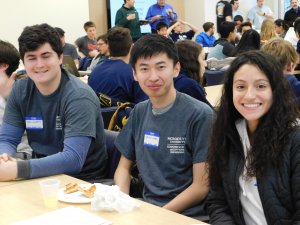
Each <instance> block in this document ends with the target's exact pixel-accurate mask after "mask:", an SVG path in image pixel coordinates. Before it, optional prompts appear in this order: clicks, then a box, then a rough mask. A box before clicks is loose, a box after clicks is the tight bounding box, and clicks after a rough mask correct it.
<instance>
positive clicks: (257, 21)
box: [248, 0, 273, 30]
mask: <svg viewBox="0 0 300 225" xmlns="http://www.w3.org/2000/svg"><path fill="white" fill-rule="evenodd" d="M264 2H265V0H257V5H256V6H254V7H253V8H252V9H250V11H249V13H248V21H249V22H250V23H252V24H253V25H254V27H253V28H255V29H258V30H260V28H261V25H262V22H263V21H264V20H265V19H273V12H272V10H271V9H270V8H269V7H268V6H266V5H264Z"/></svg>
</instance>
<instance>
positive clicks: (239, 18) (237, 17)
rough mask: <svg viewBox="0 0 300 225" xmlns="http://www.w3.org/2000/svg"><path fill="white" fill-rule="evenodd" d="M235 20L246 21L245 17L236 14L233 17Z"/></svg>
mask: <svg viewBox="0 0 300 225" xmlns="http://www.w3.org/2000/svg"><path fill="white" fill-rule="evenodd" d="M233 21H234V22H236V21H241V22H243V21H244V18H243V17H242V16H241V15H236V16H235V17H234V18H233Z"/></svg>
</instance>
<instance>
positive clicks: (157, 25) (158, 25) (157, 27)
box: [156, 21, 168, 30]
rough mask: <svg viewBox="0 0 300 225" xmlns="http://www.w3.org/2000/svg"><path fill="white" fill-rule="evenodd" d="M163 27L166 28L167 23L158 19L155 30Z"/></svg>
mask: <svg viewBox="0 0 300 225" xmlns="http://www.w3.org/2000/svg"><path fill="white" fill-rule="evenodd" d="M164 27H166V28H168V25H167V24H166V23H165V22H163V21H160V22H158V23H157V24H156V30H160V29H161V28H164Z"/></svg>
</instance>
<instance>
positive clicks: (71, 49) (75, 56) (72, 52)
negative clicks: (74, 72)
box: [63, 43, 79, 59]
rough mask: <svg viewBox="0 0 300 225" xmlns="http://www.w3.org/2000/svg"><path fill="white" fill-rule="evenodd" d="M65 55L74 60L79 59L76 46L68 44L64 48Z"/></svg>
mask: <svg viewBox="0 0 300 225" xmlns="http://www.w3.org/2000/svg"><path fill="white" fill-rule="evenodd" d="M63 51H64V55H70V56H71V57H72V58H73V59H78V58H79V56H78V53H77V50H76V48H75V46H74V45H72V44H69V43H66V44H65V46H64V47H63Z"/></svg>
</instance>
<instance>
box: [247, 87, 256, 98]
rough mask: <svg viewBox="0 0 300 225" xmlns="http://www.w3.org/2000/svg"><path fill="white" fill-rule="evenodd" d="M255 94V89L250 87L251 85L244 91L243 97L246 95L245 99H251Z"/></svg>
mask: <svg viewBox="0 0 300 225" xmlns="http://www.w3.org/2000/svg"><path fill="white" fill-rule="evenodd" d="M255 96H256V93H255V89H254V88H252V87H249V88H248V89H247V92H246V95H245V97H246V98H247V99H253V98H255Z"/></svg>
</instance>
